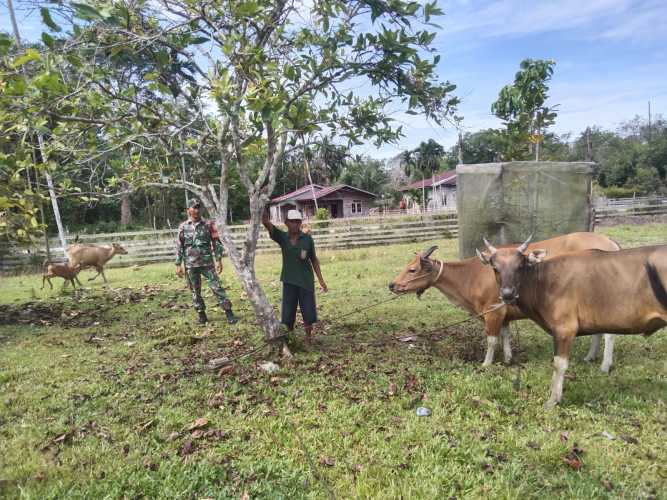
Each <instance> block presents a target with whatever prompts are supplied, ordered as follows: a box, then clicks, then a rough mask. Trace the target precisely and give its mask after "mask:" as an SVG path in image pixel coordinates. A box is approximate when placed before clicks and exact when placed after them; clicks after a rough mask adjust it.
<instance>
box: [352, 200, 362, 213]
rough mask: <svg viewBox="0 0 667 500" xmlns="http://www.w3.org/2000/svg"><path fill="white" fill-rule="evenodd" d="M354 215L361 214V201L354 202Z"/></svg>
mask: <svg viewBox="0 0 667 500" xmlns="http://www.w3.org/2000/svg"><path fill="white" fill-rule="evenodd" d="M352 213H353V214H360V213H361V202H360V201H359V200H354V201H353V202H352Z"/></svg>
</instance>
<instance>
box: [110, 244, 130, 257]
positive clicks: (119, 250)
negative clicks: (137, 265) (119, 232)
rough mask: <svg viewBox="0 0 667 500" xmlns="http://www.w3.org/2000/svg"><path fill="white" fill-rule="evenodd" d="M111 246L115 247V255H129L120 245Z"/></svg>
mask: <svg viewBox="0 0 667 500" xmlns="http://www.w3.org/2000/svg"><path fill="white" fill-rule="evenodd" d="M111 246H112V247H113V253H114V254H120V255H125V254H126V253H127V250H125V249H124V248H123V247H122V246H120V245H119V244H118V243H112V244H111Z"/></svg>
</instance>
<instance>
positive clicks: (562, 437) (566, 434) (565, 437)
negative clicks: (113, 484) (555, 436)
mask: <svg viewBox="0 0 667 500" xmlns="http://www.w3.org/2000/svg"><path fill="white" fill-rule="evenodd" d="M569 437H570V433H569V432H561V433H560V442H561V443H565V442H567V440H568V438H569Z"/></svg>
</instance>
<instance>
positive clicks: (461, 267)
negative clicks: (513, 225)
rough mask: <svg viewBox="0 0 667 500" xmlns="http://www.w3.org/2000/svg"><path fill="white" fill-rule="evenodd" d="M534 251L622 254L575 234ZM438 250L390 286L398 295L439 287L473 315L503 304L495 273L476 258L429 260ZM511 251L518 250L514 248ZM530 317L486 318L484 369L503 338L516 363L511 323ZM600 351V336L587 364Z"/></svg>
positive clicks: (607, 355)
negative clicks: (544, 249)
mask: <svg viewBox="0 0 667 500" xmlns="http://www.w3.org/2000/svg"><path fill="white" fill-rule="evenodd" d="M532 247H533V248H538V247H539V248H548V249H549V250H550V252H552V253H553V254H560V253H564V252H570V251H574V250H582V249H589V248H597V249H601V250H609V251H613V250H618V249H619V248H620V247H619V246H618V244H617V243H616V242H614V241H613V240H611V239H609V238H608V237H606V236H604V235H601V234H596V233H571V234H567V235H564V236H557V237H555V238H551V239H548V240H545V241H541V242H539V243H535V244H534V245H533V246H532ZM436 248H437V247H431V248H430V249H429V250H427V251H426V252H425V253H424V254H421V255H417V257H415V258H414V259H413V260H412V261H411V262H410V263H409V264H408V265H407V267H406V268H405V269H404V270H403V271H402V272H401V274H399V275H398V277H397V278H396V279H394V281H392V282H391V283H390V284H389V289H390V290H391V291H392V292H394V293H408V292H416V293H417V294H418V295H421V293H423V292H424V291H425V290H426V289H428V288H429V287H431V286H435V287H436V288H437V289H438V290H440V291H441V292H442V293H443V294H444V295H445V296H446V297H447V298H448V299H449V300H451V301H452V302H453V303H454V304H456V305H457V306H459V307H462V308H463V309H465V310H466V311H468V312H470V313H471V314H481V313H482V312H485V311H488V310H489V309H492V308H493V307H494V305H496V304H497V303H498V302H499V298H498V295H499V293H498V285H497V284H496V280H495V277H494V274H493V271H492V270H491V269H489V268H488V267H486V266H484V265H483V264H482V263H481V262H480V261H479V259H477V258H475V257H473V258H470V259H464V260H462V261H458V262H440V261H434V260H431V259H429V257H430V255H431V254H432V253H433V251H435V249H436ZM509 248H516V246H511V247H509ZM525 317H526V316H525V315H524V314H522V313H521V311H519V310H518V309H517V308H516V307H511V306H508V307H501V308H499V309H495V310H494V311H492V312H490V313H488V314H486V315H485V316H484V318H483V321H484V329H485V331H486V335H487V337H486V340H487V350H486V357H485V358H484V363H483V365H482V366H489V365H490V364H491V363H493V356H494V354H495V350H496V346H497V344H498V337H499V335H500V336H501V337H502V339H503V354H504V360H505V362H506V363H509V362H510V361H511V360H512V349H511V346H510V333H509V327H508V325H509V322H510V321H514V320H517V319H523V318H525ZM599 348H600V336H596V337H594V339H593V342H592V343H591V348H590V350H589V352H588V354H587V355H586V358H585V359H586V361H592V360H593V359H595V358H596V357H597V354H598V351H599ZM613 350H614V338H613V336H612V335H608V336H605V349H604V357H603V361H602V366H601V368H600V369H601V370H602V371H603V372H605V373H607V372H609V369H610V368H611V364H612V358H613Z"/></svg>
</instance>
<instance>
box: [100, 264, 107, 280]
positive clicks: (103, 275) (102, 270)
mask: <svg viewBox="0 0 667 500" xmlns="http://www.w3.org/2000/svg"><path fill="white" fill-rule="evenodd" d="M100 273H102V279H103V280H104V282H105V283H109V282H108V281H107V277H106V275H105V274H104V268H103V267H100Z"/></svg>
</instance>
